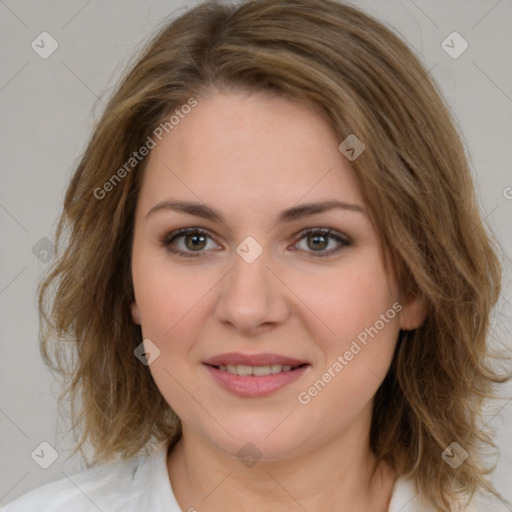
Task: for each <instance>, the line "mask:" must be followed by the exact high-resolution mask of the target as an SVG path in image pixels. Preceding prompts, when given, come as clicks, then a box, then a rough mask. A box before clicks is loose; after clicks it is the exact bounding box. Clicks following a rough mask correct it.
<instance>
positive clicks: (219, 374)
mask: <svg viewBox="0 0 512 512" xmlns="http://www.w3.org/2000/svg"><path fill="white" fill-rule="evenodd" d="M203 364H204V365H205V367H206V369H207V370H208V371H209V373H210V375H211V376H212V377H213V379H214V381H215V382H217V383H218V384H219V385H220V386H221V387H222V388H223V389H224V390H227V391H229V392H231V393H233V394H235V395H238V396H240V397H246V398H249V397H252V398H256V397H263V396H266V395H269V394H272V393H274V392H276V391H277V390H279V389H281V388H283V387H285V386H287V385H290V384H291V383H292V382H295V381H296V380H298V379H300V378H301V377H302V376H303V375H304V374H305V373H307V372H308V370H309V369H310V367H311V364H310V363H308V362H306V361H302V360H300V359H295V358H293V357H288V356H282V355H279V354H252V355H249V354H240V353H234V352H231V353H227V354H220V355H218V356H215V357H212V358H210V359H208V360H207V361H205V362H204V363H203Z"/></svg>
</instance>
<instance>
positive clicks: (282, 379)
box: [205, 365, 309, 397]
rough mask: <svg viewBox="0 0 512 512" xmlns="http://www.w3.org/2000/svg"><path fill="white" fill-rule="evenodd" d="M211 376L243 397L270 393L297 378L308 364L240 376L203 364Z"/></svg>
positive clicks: (228, 389) (227, 388)
mask: <svg viewBox="0 0 512 512" xmlns="http://www.w3.org/2000/svg"><path fill="white" fill-rule="evenodd" d="M205 366H206V368H207V370H208V371H209V372H210V374H211V375H212V376H213V378H214V379H215V380H216V381H217V382H218V383H219V384H220V385H221V386H222V387H223V388H224V389H226V390H227V391H230V392H231V393H234V394H235V395H238V396H243V397H260V396H266V395H270V394H271V393H274V392H275V391H277V390H278V389H281V388H283V387H285V386H287V385H288V384H291V383H292V382H295V381H296V380H297V379H300V378H301V377H302V376H303V375H304V373H305V372H306V371H307V370H308V368H309V365H306V366H301V367H300V368H297V369H295V370H290V371H288V372H279V373H275V374H271V375H265V376H263V377H255V376H254V375H252V376H251V375H250V376H241V375H234V374H232V373H229V372H226V371H223V370H219V369H218V368H215V367H214V366H209V365H205Z"/></svg>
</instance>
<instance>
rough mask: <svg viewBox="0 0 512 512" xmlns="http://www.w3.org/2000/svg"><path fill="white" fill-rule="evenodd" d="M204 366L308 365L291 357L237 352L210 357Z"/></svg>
mask: <svg viewBox="0 0 512 512" xmlns="http://www.w3.org/2000/svg"><path fill="white" fill-rule="evenodd" d="M204 364H207V365H210V366H217V367H219V366H221V365H224V366H227V365H244V366H271V365H281V366H292V367H295V366H301V365H305V364H309V363H308V362H307V361H301V360H300V359H295V358H293V357H287V356H282V355H279V354H270V353H265V354H252V355H251V354H240V353H237V352H229V353H226V354H220V355H218V356H215V357H212V358H210V359H208V360H207V361H204Z"/></svg>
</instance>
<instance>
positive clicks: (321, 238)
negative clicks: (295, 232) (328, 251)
mask: <svg viewBox="0 0 512 512" xmlns="http://www.w3.org/2000/svg"><path fill="white" fill-rule="evenodd" d="M309 241H313V244H314V245H310V247H311V248H312V249H313V250H321V249H325V248H326V247H327V245H328V241H327V237H326V236H325V235H309V236H308V242H309Z"/></svg>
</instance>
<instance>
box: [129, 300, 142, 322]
mask: <svg viewBox="0 0 512 512" xmlns="http://www.w3.org/2000/svg"><path fill="white" fill-rule="evenodd" d="M130 309H131V312H132V320H133V323H134V324H137V325H140V324H141V323H142V322H141V316H140V310H139V306H138V305H137V301H136V300H134V301H133V302H132V303H131V305H130Z"/></svg>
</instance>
